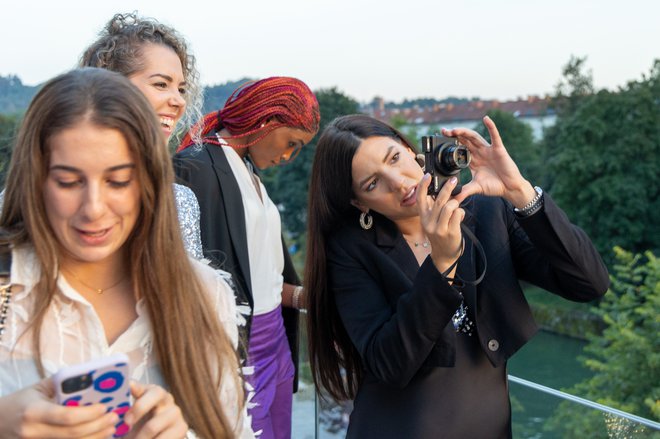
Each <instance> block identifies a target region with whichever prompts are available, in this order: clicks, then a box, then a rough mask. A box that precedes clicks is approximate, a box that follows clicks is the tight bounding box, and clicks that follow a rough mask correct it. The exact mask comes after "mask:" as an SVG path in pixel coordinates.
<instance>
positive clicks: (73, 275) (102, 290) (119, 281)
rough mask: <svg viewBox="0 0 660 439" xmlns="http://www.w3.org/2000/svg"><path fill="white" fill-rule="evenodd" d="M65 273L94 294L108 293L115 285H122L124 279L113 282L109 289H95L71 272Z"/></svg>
mask: <svg viewBox="0 0 660 439" xmlns="http://www.w3.org/2000/svg"><path fill="white" fill-rule="evenodd" d="M62 271H64V270H62ZM66 273H69V274H70V275H71V276H72V277H73V278H74V279H75V280H77V281H78V282H80V283H81V284H83V285H84V286H86V287H87V288H89V289H91V290H94V291H95V292H96V294H103V292H104V291H108V290H111V289H113V288H114V287H116V286H117V285H119V284H120V283H122V282H123V281H124V279H126V276H124V277H122V278H121V279H119V280H118V281H117V282H115V283H114V284H112V285H110V286H109V287H105V288H96V287H93V286H91V285H89V284H87V283H85V282H83V280H82V279H80V278H79V277H78V276H76V275H75V274H74V273H73V272H71V271H68V270H67V271H66Z"/></svg>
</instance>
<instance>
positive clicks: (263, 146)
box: [174, 77, 320, 439]
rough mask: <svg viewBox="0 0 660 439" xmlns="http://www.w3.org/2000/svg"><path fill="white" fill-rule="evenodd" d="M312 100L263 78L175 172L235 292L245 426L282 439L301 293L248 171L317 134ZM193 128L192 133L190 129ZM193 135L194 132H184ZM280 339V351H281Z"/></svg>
mask: <svg viewBox="0 0 660 439" xmlns="http://www.w3.org/2000/svg"><path fill="white" fill-rule="evenodd" d="M319 119H320V116H319V108H318V102H317V100H316V97H315V96H314V94H313V93H312V92H311V91H310V89H309V88H308V87H307V86H306V85H305V84H304V83H303V82H302V81H300V80H298V79H295V78H288V77H272V78H266V79H262V80H260V81H255V82H251V83H248V84H245V85H243V86H242V87H239V88H238V89H237V90H236V91H235V92H234V93H233V94H232V95H231V96H230V98H229V99H228V100H227V103H226V104H225V107H224V108H222V109H221V110H220V111H218V112H215V113H212V114H209V115H207V116H206V117H205V118H204V119H203V121H202V122H201V125H202V127H201V129H202V133H203V134H202V136H203V144H202V145H198V144H196V143H195V142H194V141H193V140H192V139H191V138H190V137H189V136H186V137H185V138H184V140H183V142H182V144H181V146H180V147H179V149H178V153H177V154H176V156H175V158H174V166H175V170H176V173H177V175H178V177H179V179H180V180H181V182H182V183H184V184H186V185H188V186H189V187H190V188H191V189H192V190H193V192H195V195H196V196H197V200H198V201H199V205H200V210H201V224H200V225H201V232H202V247H203V249H204V252H205V254H206V255H208V256H210V257H212V258H216V259H218V258H219V260H221V261H223V263H224V266H223V267H222V268H224V269H225V270H227V271H229V272H231V273H232V274H233V276H234V279H235V281H236V283H237V284H238V286H239V290H240V293H239V298H238V300H239V308H241V307H243V308H244V309H249V310H250V316H251V318H250V319H248V321H247V322H246V325H245V327H244V330H245V333H244V335H245V337H244V340H246V341H247V366H248V368H247V373H246V380H247V382H248V384H249V385H250V386H252V387H253V388H252V389H248V391H249V393H250V392H251V391H253V392H254V394H253V399H252V400H251V401H250V395H249V393H248V407H249V408H250V407H252V408H251V409H250V410H249V411H250V415H251V417H252V428H253V430H254V431H255V433H257V434H259V432H260V431H261V435H260V436H259V437H260V438H261V439H270V438H277V439H281V438H290V437H291V404H292V399H293V394H292V392H293V389H294V387H295V383H296V381H295V366H294V361H292V357H293V358H294V359H295V358H296V357H297V338H296V337H297V318H298V310H297V308H299V307H300V303H301V300H302V299H301V293H302V287H300V286H299V284H300V281H299V279H298V276H297V275H296V272H295V269H294V268H293V264H292V263H291V259H290V256H289V254H288V252H287V250H286V246H285V245H283V240H282V231H281V222H280V215H279V212H278V210H277V207H276V206H275V204H274V203H273V202H272V200H271V199H270V198H269V197H268V194H267V193H266V188H265V187H264V185H263V184H262V183H261V181H260V180H259V177H258V175H257V174H256V173H255V171H254V168H257V169H266V168H269V167H271V166H275V165H280V164H284V163H288V162H290V161H291V160H293V159H294V158H295V157H296V155H297V154H298V152H299V151H300V149H301V148H302V147H303V146H304V145H305V144H307V143H309V142H310V141H311V139H312V137H314V135H315V134H316V132H317V131H318V128H319ZM197 128H199V127H197ZM193 131H194V130H193ZM287 339H288V343H287Z"/></svg>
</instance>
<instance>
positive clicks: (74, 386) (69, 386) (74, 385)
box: [62, 373, 92, 393]
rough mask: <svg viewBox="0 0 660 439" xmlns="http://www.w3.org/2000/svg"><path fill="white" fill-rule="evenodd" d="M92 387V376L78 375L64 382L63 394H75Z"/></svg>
mask: <svg viewBox="0 0 660 439" xmlns="http://www.w3.org/2000/svg"><path fill="white" fill-rule="evenodd" d="M91 385H92V374H91V373H90V374H86V375H78V376H76V377H72V378H68V379H66V380H64V381H62V393H75V392H78V391H80V390H83V389H86V388H88V387H89V386H91Z"/></svg>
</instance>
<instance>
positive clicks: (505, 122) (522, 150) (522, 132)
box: [476, 109, 541, 183]
mask: <svg viewBox="0 0 660 439" xmlns="http://www.w3.org/2000/svg"><path fill="white" fill-rule="evenodd" d="M488 116H490V118H491V119H493V122H495V125H496V126H497V130H498V132H499V133H500V136H501V137H502V140H503V142H504V145H505V146H506V149H507V151H508V152H509V155H511V158H513V160H514V161H515V162H516V164H517V165H518V168H519V169H520V172H522V175H523V176H524V177H525V178H527V179H528V180H529V181H531V182H533V183H535V182H537V181H539V178H540V168H541V163H540V160H541V158H540V151H539V146H538V145H537V144H536V142H534V135H533V134H532V128H531V127H530V126H529V125H527V124H526V123H525V122H522V121H520V120H519V119H516V117H515V116H514V115H513V114H511V113H509V112H507V111H502V110H499V109H494V110H490V111H489V112H488ZM476 131H477V132H478V133H479V134H481V135H482V136H483V137H484V138H485V139H486V140H488V141H489V142H490V134H489V133H488V130H487V129H486V127H485V126H484V125H483V124H482V123H479V124H477V128H476Z"/></svg>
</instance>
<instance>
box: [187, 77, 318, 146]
mask: <svg viewBox="0 0 660 439" xmlns="http://www.w3.org/2000/svg"><path fill="white" fill-rule="evenodd" d="M319 120H320V113H319V104H318V102H317V100H316V96H314V93H312V91H311V90H310V89H309V87H307V85H305V83H304V82H302V81H300V80H299V79H296V78H289V77H280V76H275V77H272V78H266V79H262V80H259V81H252V82H247V83H245V84H243V85H241V86H240V87H238V88H237V89H236V90H234V92H233V93H232V94H231V96H230V97H229V99H227V103H226V104H225V106H224V108H222V109H221V110H220V111H217V112H213V113H209V114H207V115H206V116H204V118H203V119H202V120H201V121H200V122H199V124H201V125H202V129H201V131H198V132H200V133H201V136H202V138H203V141H204V142H205V143H210V144H214V145H219V144H220V142H219V141H218V139H217V138H215V137H214V136H208V134H209V133H210V132H211V131H212V130H214V129H221V128H226V129H227V131H229V133H230V134H231V136H230V137H229V138H232V139H235V138H239V137H246V136H249V135H251V134H255V133H260V134H259V135H258V136H257V138H256V139H254V140H252V141H250V142H249V143H248V144H245V145H241V146H244V147H247V146H251V145H254V144H255V143H257V142H258V141H259V140H261V139H263V138H264V137H266V136H267V135H268V134H269V133H270V132H271V131H273V130H275V129H276V128H279V127H288V128H297V129H301V130H303V131H307V132H309V133H316V132H317V131H318V129H319ZM267 122H270V123H267ZM195 128H198V126H196V127H195ZM191 132H195V129H191V130H190V131H189V132H188V134H186V136H185V137H184V138H183V140H182V141H181V144H180V145H179V148H178V149H177V152H179V151H182V150H184V149H186V148H188V147H189V146H191V145H193V144H194V143H195V142H194V141H193V139H192V137H191V135H190V133H191Z"/></svg>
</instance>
